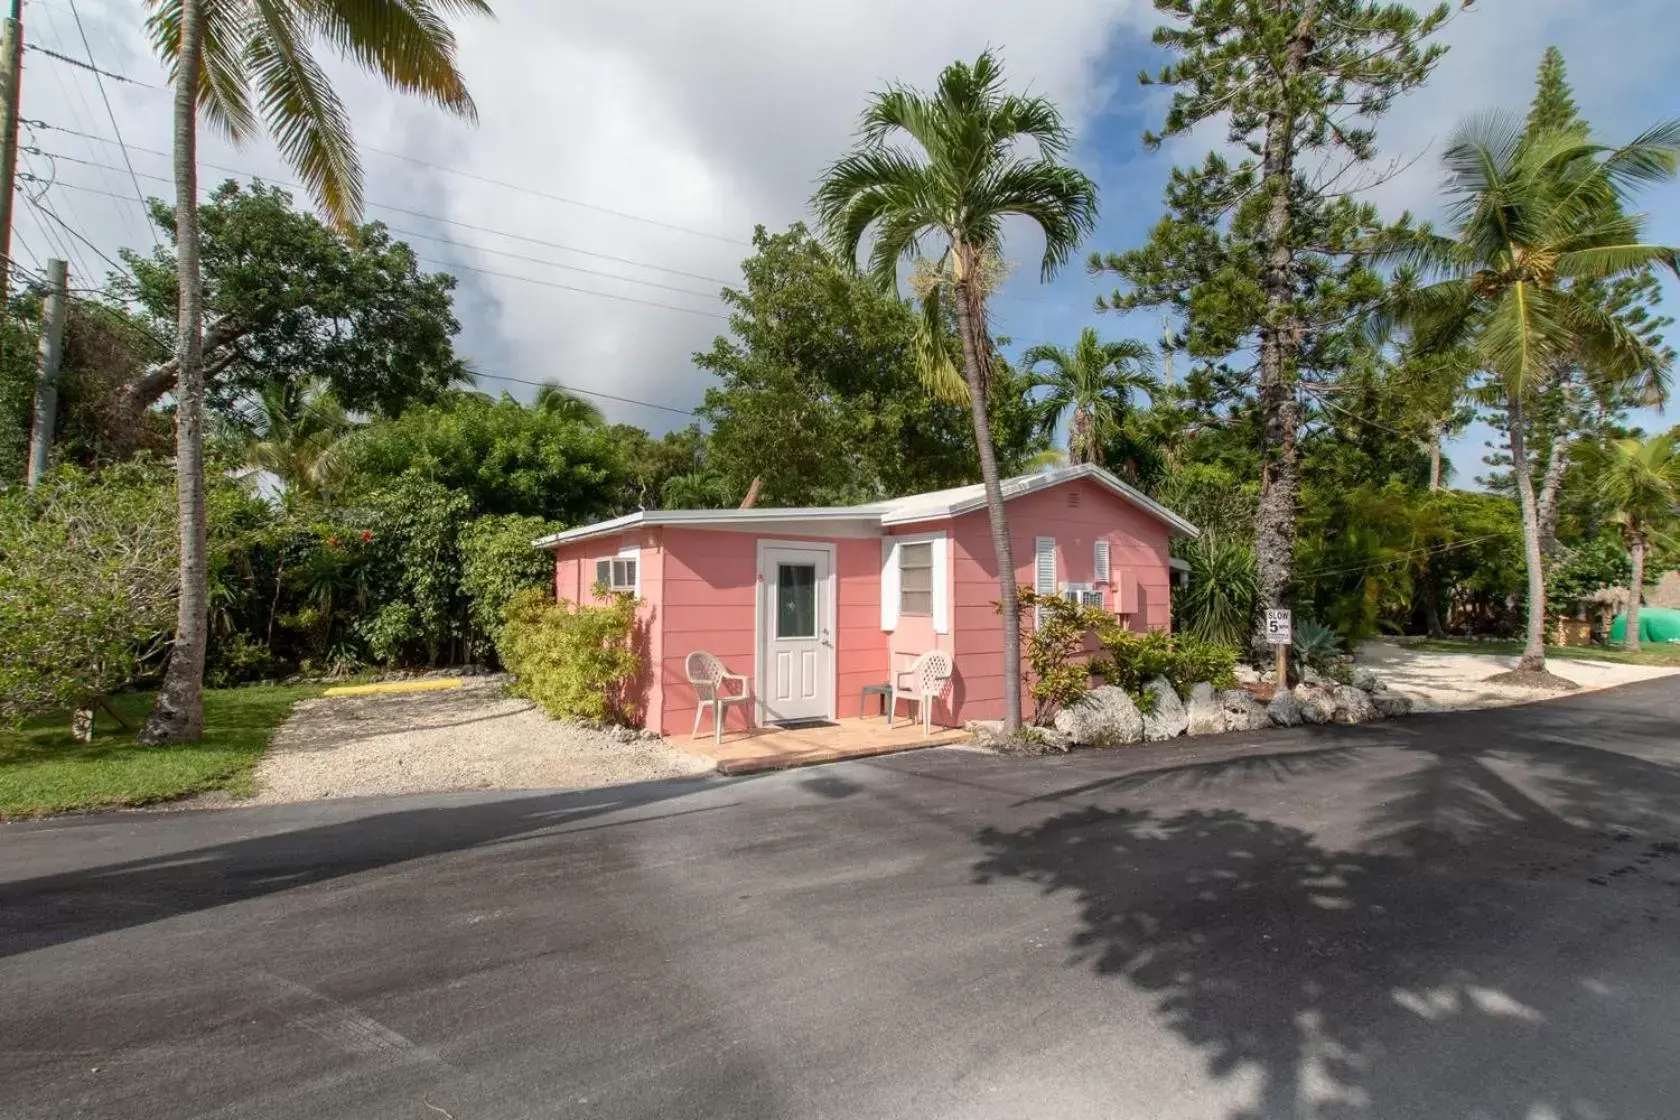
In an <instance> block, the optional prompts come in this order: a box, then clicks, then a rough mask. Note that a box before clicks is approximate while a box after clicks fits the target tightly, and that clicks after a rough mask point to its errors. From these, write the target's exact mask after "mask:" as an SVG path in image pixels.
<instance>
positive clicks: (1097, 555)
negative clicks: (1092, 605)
mask: <svg viewBox="0 0 1680 1120" xmlns="http://www.w3.org/2000/svg"><path fill="white" fill-rule="evenodd" d="M1091 582H1092V583H1107V582H1108V542H1107V541H1106V540H1098V541H1097V543H1096V544H1095V545H1094V546H1093V547H1092V556H1091Z"/></svg>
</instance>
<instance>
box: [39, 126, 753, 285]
mask: <svg viewBox="0 0 1680 1120" xmlns="http://www.w3.org/2000/svg"><path fill="white" fill-rule="evenodd" d="M25 123H27V124H29V125H30V126H31V127H35V128H44V129H49V130H51V131H54V132H63V133H65V134H67V135H70V136H80V137H82V138H84V139H87V140H97V141H98V142H100V143H102V144H113V143H115V141H113V140H111V139H109V138H108V137H104V136H96V135H94V134H92V133H87V132H80V131H77V130H76V129H73V128H65V127H64V126H62V125H55V124H48V123H47V122H46V121H28V122H25ZM129 146H130V147H131V148H132V149H133V150H134V151H137V152H145V153H146V154H147V155H155V156H164V157H167V156H168V155H169V153H168V152H164V151H159V150H158V149H156V148H144V147H141V146H140V145H138V144H131V145H129ZM36 150H39V149H36ZM40 154H42V155H54V156H55V157H56V158H61V159H64V160H66V161H67V162H70V163H80V164H84V165H86V166H88V167H98V168H104V169H106V170H110V171H120V170H122V169H121V168H119V167H113V166H111V165H110V164H106V163H98V162H96V161H94V160H86V159H80V158H78V157H75V156H56V153H49V152H45V151H40ZM200 166H202V167H208V168H211V169H212V170H216V171H225V172H227V173H228V174H231V175H241V176H245V177H248V178H251V179H258V180H262V181H264V182H268V183H272V184H273V185H275V186H282V187H296V188H298V189H300V190H302V189H306V188H304V186H303V184H301V183H295V182H291V181H289V180H285V179H273V178H269V177H268V176H265V175H259V174H257V173H256V172H254V171H251V170H249V169H247V168H241V167H228V166H226V165H225V164H217V163H210V162H208V161H203V160H201V161H200ZM140 177H141V178H143V179H154V180H156V181H158V182H160V183H173V182H174V180H173V179H170V178H167V177H165V176H162V175H148V174H145V173H144V172H142V173H141V175H140ZM366 205H367V206H368V207H369V208H370V209H374V210H388V211H390V212H392V213H394V214H405V215H407V216H409V217H411V218H422V219H424V220H426V221H430V222H438V223H440V224H443V225H451V226H459V227H460V228H462V229H469V230H473V231H474V232H477V233H488V234H492V235H494V236H496V237H506V238H511V239H512V240H515V241H524V242H527V243H529V244H532V245H541V246H543V247H544V248H549V249H559V250H561V251H562V252H566V253H577V254H578V255H580V256H585V257H594V258H596V259H598V260H607V261H614V262H616V263H618V264H627V265H630V266H632V267H634V268H646V269H651V270H653V271H654V272H665V273H669V274H671V275H673V276H686V277H688V278H689V279H692V280H703V281H705V282H706V283H709V284H725V285H727V284H732V283H736V281H732V280H726V279H724V278H723V277H720V276H709V275H707V274H705V273H703V272H688V271H686V270H684V269H680V268H670V267H668V266H666V265H659V264H650V263H649V262H647V261H638V260H634V259H632V258H630V257H619V256H614V255H613V254H611V253H599V252H596V251H595V250H593V249H580V248H578V247H577V246H575V245H567V244H565V243H564V242H559V241H545V240H543V239H542V238H540V237H530V236H527V235H525V234H521V233H512V232H509V231H508V230H502V229H495V228H494V227H491V226H480V225H474V224H473V223H471V222H462V221H457V220H456V219H454V218H446V217H443V216H442V215H440V214H430V213H427V212H426V211H424V210H410V209H408V208H406V207H402V206H395V205H393V204H391V203H387V202H376V201H369V202H367V203H366ZM393 232H401V231H395V230H393ZM408 236H415V237H425V238H429V239H431V240H434V241H447V240H449V239H447V238H441V237H437V236H435V235H433V234H413V233H410V234H408ZM450 243H451V244H456V245H462V246H463V247H466V248H474V249H477V248H483V247H482V246H477V245H472V244H470V243H466V242H458V241H455V242H450ZM484 251H486V252H497V251H498V250H493V249H485V250H484ZM543 263H551V264H553V263H557V262H543ZM559 267H562V268H566V267H570V266H567V265H559ZM622 279H627V280H628V279H631V278H630V277H622ZM696 294H698V293H696ZM708 294H710V293H708Z"/></svg>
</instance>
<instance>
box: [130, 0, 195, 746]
mask: <svg viewBox="0 0 1680 1120" xmlns="http://www.w3.org/2000/svg"><path fill="white" fill-rule="evenodd" d="M201 2H202V0H181V52H180V56H179V58H178V59H177V62H176V71H175V239H176V253H177V257H178V262H179V263H178V265H177V271H178V272H179V274H180V275H179V280H180V311H179V316H178V322H177V329H176V334H175V364H176V383H175V399H176V404H175V479H176V490H177V501H178V502H179V506H180V532H181V564H180V584H181V587H180V596H179V599H178V601H177V606H176V616H175V644H174V646H173V648H172V649H171V650H170V653H169V667H168V669H167V670H166V671H165V672H164V677H163V687H162V688H161V689H160V690H159V691H158V694H157V700H156V701H155V702H154V703H153V705H152V712H151V716H150V717H149V718H148V719H147V720H146V726H145V729H144V730H143V731H142V732H141V741H142V742H147V743H163V742H179V741H181V740H183V739H197V738H199V737H201V736H202V735H203V734H204V653H205V645H206V640H207V626H208V614H209V611H208V600H209V597H208V591H207V587H206V583H205V580H206V568H205V562H206V556H205V554H206V552H208V550H209V542H208V533H207V530H206V526H205V512H204V364H203V337H202V328H203V318H204V307H203V284H202V281H201V277H200V275H199V261H198V75H199V67H200V56H201V55H202V53H203V11H202V8H201V7H200V5H201Z"/></svg>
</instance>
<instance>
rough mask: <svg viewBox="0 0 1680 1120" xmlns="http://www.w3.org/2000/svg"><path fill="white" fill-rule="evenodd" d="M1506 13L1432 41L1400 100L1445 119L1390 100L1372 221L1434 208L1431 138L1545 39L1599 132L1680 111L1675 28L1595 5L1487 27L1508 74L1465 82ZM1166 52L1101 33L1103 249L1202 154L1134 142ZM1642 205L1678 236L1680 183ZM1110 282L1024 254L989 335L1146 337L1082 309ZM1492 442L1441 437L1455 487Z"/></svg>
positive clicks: (1469, 476)
mask: <svg viewBox="0 0 1680 1120" xmlns="http://www.w3.org/2000/svg"><path fill="white" fill-rule="evenodd" d="M1622 7H1624V8H1625V9H1626V11H1627V15H1628V16H1629V17H1631V18H1630V19H1629V20H1628V22H1629V23H1630V24H1631V25H1633V26H1634V27H1638V26H1641V25H1644V26H1648V27H1651V28H1652V29H1653V30H1654V29H1656V28H1658V27H1661V26H1666V25H1667V24H1668V23H1669V22H1670V20H1671V18H1672V17H1671V16H1668V15H1665V14H1664V13H1663V11H1662V9H1661V7H1660V6H1659V5H1653V4H1626V5H1623V6H1622ZM1510 11H1511V8H1510V5H1508V4H1507V5H1500V4H1487V5H1483V6H1482V7H1481V8H1480V9H1477V10H1472V11H1471V12H1469V13H1466V14H1464V15H1463V16H1462V17H1461V18H1460V19H1459V20H1457V21H1455V23H1454V24H1453V25H1451V26H1450V27H1449V28H1448V30H1447V32H1446V33H1445V35H1444V36H1443V37H1444V39H1445V41H1446V42H1448V43H1449V44H1452V45H1453V46H1454V48H1455V50H1449V53H1448V55H1447V56H1446V59H1445V60H1444V61H1443V62H1442V63H1441V65H1440V67H1439V69H1438V70H1437V72H1436V75H1435V77H1434V79H1433V80H1432V82H1431V88H1429V89H1427V90H1425V91H1420V92H1419V93H1418V94H1415V95H1413V98H1412V101H1413V102H1414V103H1415V102H1419V101H1425V100H1427V101H1428V102H1429V103H1431V105H1432V106H1433V105H1442V104H1443V103H1445V104H1444V107H1446V106H1450V111H1451V114H1452V115H1447V114H1444V113H1443V114H1441V115H1439V116H1433V117H1432V118H1429V119H1425V120H1421V121H1420V120H1419V119H1418V118H1419V116H1420V114H1418V113H1417V112H1415V111H1409V110H1415V109H1416V105H1415V104H1413V105H1408V104H1407V102H1405V101H1402V102H1401V104H1400V106H1399V107H1398V108H1397V110H1396V113H1395V114H1394V115H1395V116H1396V117H1398V118H1400V120H1399V122H1398V124H1397V127H1394V128H1392V129H1385V130H1384V132H1385V133H1393V134H1395V139H1394V142H1393V143H1392V144H1389V145H1386V146H1385V148H1384V151H1383V152H1382V157H1381V161H1379V162H1386V161H1387V160H1388V159H1390V158H1394V157H1397V156H1398V157H1402V158H1403V159H1406V160H1410V159H1412V158H1414V157H1420V156H1421V158H1418V160H1417V163H1416V164H1415V165H1414V166H1413V167H1412V169H1411V170H1410V171H1409V172H1408V173H1407V175H1406V176H1405V178H1404V180H1403V181H1402V182H1399V183H1397V184H1395V185H1394V186H1393V187H1391V188H1388V189H1386V190H1385V192H1384V193H1385V194H1386V195H1387V196H1388V198H1386V199H1384V201H1385V203H1387V204H1386V205H1385V206H1384V208H1383V212H1384V215H1385V217H1395V216H1398V214H1399V213H1400V212H1401V211H1402V210H1405V209H1407V208H1411V209H1413V210H1414V211H1415V212H1417V213H1418V214H1420V215H1422V216H1424V217H1434V216H1436V215H1434V214H1433V213H1431V211H1432V210H1433V208H1434V198H1433V197H1432V196H1433V193H1434V188H1435V186H1436V185H1437V184H1438V182H1439V172H1438V163H1437V161H1436V157H1437V154H1438V151H1439V146H1440V145H1439V144H1438V143H1431V141H1435V140H1436V139H1437V138H1439V137H1444V136H1445V135H1446V134H1448V133H1449V132H1450V131H1451V129H1452V128H1453V126H1454V125H1455V124H1456V123H1457V121H1458V120H1459V119H1461V116H1462V115H1467V114H1469V113H1471V112H1474V111H1477V110H1480V109H1508V110H1510V111H1513V112H1518V113H1521V112H1524V111H1526V108H1527V105H1528V101H1529V98H1530V97H1531V95H1532V90H1533V72H1534V70H1535V68H1536V67H1537V66H1538V65H1539V60H1540V53H1541V50H1542V49H1543V48H1544V46H1545V45H1546V44H1548V43H1554V42H1555V43H1557V44H1559V45H1560V46H1561V47H1562V49H1563V51H1564V55H1565V62H1566V63H1567V64H1568V65H1569V69H1570V77H1571V81H1572V83H1573V84H1574V86H1575V93H1576V101H1577V103H1578V104H1579V106H1580V107H1581V110H1582V112H1583V114H1584V115H1585V116H1586V118H1587V119H1588V120H1589V121H1591V122H1592V123H1593V124H1594V126H1595V128H1596V129H1597V130H1598V131H1599V133H1600V134H1601V135H1603V136H1604V137H1605V138H1607V139H1611V140H1619V139H1625V138H1627V137H1629V136H1631V135H1633V134H1634V133H1636V132H1637V131H1638V130H1640V129H1642V128H1644V127H1647V126H1649V125H1650V124H1652V123H1654V122H1656V121H1657V120H1659V119H1664V118H1668V117H1673V116H1680V77H1677V76H1676V75H1677V74H1680V71H1676V70H1675V69H1674V68H1673V63H1675V62H1676V61H1680V49H1676V47H1675V37H1674V36H1672V35H1663V36H1658V37H1657V38H1658V39H1659V40H1660V41H1659V42H1658V43H1657V44H1656V45H1655V46H1652V45H1650V44H1647V45H1646V46H1644V47H1640V48H1635V49H1629V50H1627V51H1626V52H1625V53H1623V52H1622V51H1621V49H1620V47H1619V46H1618V45H1617V43H1616V42H1615V41H1613V40H1612V39H1611V37H1610V34H1611V33H1610V31H1609V29H1608V28H1607V27H1606V26H1605V21H1604V20H1603V18H1602V15H1601V9H1596V10H1595V9H1594V8H1593V7H1591V6H1589V5H1584V4H1581V5H1572V4H1554V5H1546V4H1538V5H1536V6H1535V10H1534V14H1535V15H1539V16H1541V18H1539V19H1535V20H1532V21H1530V22H1528V23H1526V24H1525V25H1524V26H1522V27H1521V28H1520V29H1509V28H1507V29H1505V30H1500V29H1498V28H1495V29H1491V31H1492V35H1491V38H1492V39H1493V44H1492V45H1494V46H1495V47H1497V48H1498V49H1499V50H1500V59H1499V61H1500V72H1501V74H1503V75H1505V76H1506V77H1507V78H1508V79H1510V80H1509V81H1508V82H1507V84H1506V86H1505V87H1504V88H1502V89H1495V88H1492V87H1493V83H1492V82H1489V81H1487V80H1486V79H1487V78H1488V77H1489V76H1488V75H1487V74H1485V73H1482V74H1478V75H1477V77H1478V78H1479V79H1481V80H1478V81H1475V82H1474V83H1472V82H1469V81H1467V80H1466V79H1465V73H1466V71H1471V70H1479V69H1481V68H1482V67H1483V66H1484V65H1485V64H1486V62H1487V48H1488V46H1489V43H1488V40H1489V38H1490V29H1489V28H1488V27H1487V26H1486V23H1487V22H1490V21H1492V20H1497V19H1498V15H1496V14H1495V13H1496V12H1497V13H1498V14H1499V15H1503V14H1505V13H1508V12H1510ZM1615 38H1616V39H1620V38H1621V36H1620V35H1617V36H1616V37H1615ZM1165 57H1166V56H1165V55H1164V53H1163V52H1161V51H1159V50H1157V49H1156V48H1155V47H1154V46H1153V45H1152V44H1151V43H1149V42H1148V41H1147V39H1146V38H1145V37H1144V36H1142V35H1141V34H1138V33H1137V32H1135V31H1133V30H1131V29H1125V30H1122V31H1120V32H1118V33H1117V34H1116V35H1115V36H1114V38H1113V40H1112V43H1111V46H1110V48H1109V50H1108V51H1107V53H1106V55H1105V57H1104V59H1103V60H1102V62H1101V64H1100V69H1101V70H1102V72H1104V73H1107V74H1113V75H1124V76H1126V80H1124V81H1122V82H1121V83H1120V84H1118V85H1117V87H1116V88H1115V89H1114V90H1113V91H1112V94H1111V96H1110V97H1108V98H1107V100H1106V104H1104V105H1103V107H1102V108H1101V109H1100V110H1099V111H1097V112H1094V113H1093V114H1092V115H1091V116H1090V117H1089V118H1088V120H1087V121H1086V123H1085V127H1084V133H1083V136H1082V138H1081V142H1080V145H1079V149H1078V151H1077V152H1076V153H1075V159H1076V161H1077V162H1078V164H1079V165H1080V166H1081V167H1083V168H1084V169H1085V170H1086V171H1087V173H1088V174H1091V175H1092V176H1093V177H1094V178H1096V179H1097V180H1098V182H1099V184H1100V186H1101V188H1102V191H1103V209H1102V219H1101V223H1100V225H1099V228H1098V230H1097V232H1096V234H1095V236H1093V237H1092V238H1091V241H1090V245H1089V248H1092V249H1096V250H1099V251H1104V252H1107V251H1110V250H1122V249H1126V248H1131V247H1135V246H1138V245H1141V244H1143V243H1144V242H1145V241H1146V240H1147V236H1148V230H1149V228H1150V226H1151V225H1153V223H1154V222H1156V221H1157V220H1158V219H1159V218H1160V216H1161V214H1162V205H1161V190H1162V187H1163V185H1164V183H1165V181H1166V177H1167V174H1168V172H1169V170H1170V168H1171V167H1172V166H1173V165H1174V163H1175V162H1177V163H1192V162H1195V161H1196V159H1197V158H1199V156H1200V155H1201V154H1202V153H1203V152H1205V151H1206V150H1207V142H1206V141H1207V139H1208V138H1207V137H1205V136H1202V135H1198V136H1197V137H1196V138H1195V139H1194V140H1184V141H1179V142H1177V143H1175V144H1172V145H1169V146H1167V147H1166V148H1163V149H1162V150H1160V151H1154V152H1151V151H1148V150H1146V149H1144V147H1143V146H1142V144H1141V143H1140V141H1139V137H1140V135H1141V134H1142V132H1143V130H1144V129H1145V128H1155V129H1158V128H1159V127H1160V120H1161V117H1162V98H1163V96H1164V95H1163V93H1162V92H1161V91H1160V90H1159V89H1155V90H1145V89H1142V88H1140V87H1139V86H1138V85H1137V84H1136V82H1135V80H1132V76H1133V75H1135V74H1136V73H1137V72H1138V71H1139V69H1140V68H1145V67H1148V68H1153V67H1154V66H1156V65H1158V64H1159V62H1160V60H1161V59H1163V58H1165ZM1469 85H1473V86H1474V88H1475V89H1476V96H1475V97H1474V98H1472V97H1463V98H1459V97H1450V96H1449V97H1443V96H1442V95H1443V94H1449V95H1450V94H1451V93H1452V92H1453V91H1454V90H1457V89H1462V88H1463V87H1465V86H1469ZM1630 94H1631V95H1632V96H1630ZM1220 138H1221V137H1220V136H1218V135H1216V136H1214V137H1212V139H1214V140H1218V139H1220ZM1641 208H1642V209H1643V210H1645V211H1646V212H1647V213H1648V214H1649V215H1650V223H1649V226H1648V229H1647V238H1648V239H1649V240H1653V241H1660V242H1663V243H1666V244H1680V187H1677V186H1674V185H1670V186H1667V187H1663V188H1659V189H1657V190H1654V191H1652V192H1650V193H1649V194H1648V195H1647V196H1645V197H1644V199H1643V200H1642V203H1641ZM1112 287H1113V284H1112V278H1110V279H1109V281H1108V282H1106V283H1105V282H1104V280H1103V279H1102V278H1093V277H1091V276H1089V275H1088V274H1087V272H1086V270H1085V268H1084V266H1083V260H1081V261H1078V262H1074V264H1073V265H1072V266H1070V267H1069V268H1067V269H1065V270H1064V271H1063V273H1062V274H1060V275H1058V276H1057V277H1056V279H1055V280H1054V281H1053V282H1052V283H1050V284H1048V285H1045V284H1040V283H1039V282H1038V276H1037V270H1036V267H1029V262H1028V261H1027V260H1026V259H1025V258H1024V254H1023V259H1021V261H1020V266H1019V268H1018V269H1017V270H1016V272H1015V273H1014V274H1012V276H1011V278H1010V283H1009V284H1008V286H1007V288H1006V289H1005V291H1006V294H1007V296H1008V297H1010V298H1004V299H1000V300H998V301H997V303H996V305H995V308H994V315H995V319H996V322H997V324H998V327H999V330H1000V331H1001V332H1002V333H1006V334H1011V335H1014V336H1016V337H1019V338H1022V339H1025V338H1028V337H1032V338H1048V339H1052V340H1055V341H1057V342H1063V341H1064V340H1070V339H1071V338H1073V337H1074V336H1075V335H1076V334H1077V333H1078V331H1079V329H1080V328H1081V327H1083V326H1086V325H1092V326H1095V327H1096V328H1097V329H1098V330H1099V331H1101V332H1102V333H1103V334H1104V336H1105V337H1135V338H1145V339H1148V340H1149V341H1154V340H1156V339H1158V338H1159V337H1160V333H1161V315H1160V313H1159V312H1155V311H1139V312H1136V313H1132V314H1128V315H1116V314H1113V313H1103V314H1095V313H1093V312H1092V311H1091V310H1090V307H1091V302H1092V299H1093V297H1094V296H1096V295H1097V294H1098V293H1099V292H1107V291H1109V290H1112ZM1677 295H1680V286H1677V285H1676V284H1675V283H1674V279H1673V277H1668V278H1667V282H1666V283H1665V301H1666V302H1667V303H1668V304H1669V305H1670V306H1669V311H1670V313H1671V314H1674V313H1676V312H1677V310H1680V309H1677V308H1676V307H1675V306H1674V300H1675V299H1676V298H1677ZM1027 300H1036V301H1045V302H1036V303H1029V302H1026V301H1027ZM1677 317H1680V315H1677ZM1178 361H1179V362H1180V367H1179V368H1180V369H1181V370H1182V369H1183V368H1184V365H1185V364H1187V363H1186V359H1185V358H1184V356H1183V355H1180V356H1179V358H1178ZM1671 411H1672V409H1671ZM1633 419H1634V422H1636V423H1639V424H1642V425H1644V426H1646V427H1647V428H1657V427H1659V426H1661V427H1666V426H1667V424H1670V423H1673V420H1672V419H1668V418H1666V417H1665V416H1664V414H1663V413H1662V412H1660V411H1657V410H1649V411H1646V412H1642V413H1639V414H1636V415H1635V416H1634V417H1633ZM1492 438H1494V433H1493V431H1492V430H1491V429H1490V428H1489V427H1488V426H1487V425H1485V424H1482V423H1479V422H1478V423H1476V424H1474V425H1472V427H1471V428H1470V429H1468V430H1467V431H1466V432H1465V433H1464V434H1463V436H1461V437H1460V438H1458V439H1456V440H1454V441H1452V442H1451V443H1450V444H1449V446H1448V455H1449V458H1450V460H1451V461H1452V464H1453V468H1454V472H1455V475H1454V483H1455V484H1456V485H1460V486H1473V485H1474V480H1475V478H1476V476H1477V475H1478V474H1480V473H1482V472H1483V471H1484V470H1485V466H1484V464H1483V463H1482V461H1481V460H1482V456H1483V455H1484V454H1486V453H1487V450H1488V448H1487V443H1488V441H1489V440H1490V439H1492Z"/></svg>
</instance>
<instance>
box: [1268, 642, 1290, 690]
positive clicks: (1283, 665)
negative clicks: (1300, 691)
mask: <svg viewBox="0 0 1680 1120" xmlns="http://www.w3.org/2000/svg"><path fill="white" fill-rule="evenodd" d="M1272 648H1273V649H1275V650H1277V686H1278V690H1279V691H1284V690H1287V689H1288V688H1289V647H1288V646H1285V645H1276V646H1273V647H1272Z"/></svg>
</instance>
